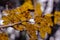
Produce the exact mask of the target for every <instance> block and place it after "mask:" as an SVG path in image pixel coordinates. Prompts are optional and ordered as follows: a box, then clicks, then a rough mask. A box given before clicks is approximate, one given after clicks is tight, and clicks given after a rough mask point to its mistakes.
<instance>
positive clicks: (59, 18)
mask: <svg viewBox="0 0 60 40" xmlns="http://www.w3.org/2000/svg"><path fill="white" fill-rule="evenodd" d="M54 23H55V24H59V25H60V11H55V14H54Z"/></svg>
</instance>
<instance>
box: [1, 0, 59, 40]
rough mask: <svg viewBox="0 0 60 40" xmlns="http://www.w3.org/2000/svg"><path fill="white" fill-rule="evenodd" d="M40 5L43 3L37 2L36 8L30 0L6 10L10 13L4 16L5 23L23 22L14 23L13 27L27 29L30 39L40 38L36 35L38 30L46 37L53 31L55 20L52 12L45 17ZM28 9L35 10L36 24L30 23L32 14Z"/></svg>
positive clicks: (21, 29)
mask: <svg viewBox="0 0 60 40" xmlns="http://www.w3.org/2000/svg"><path fill="white" fill-rule="evenodd" d="M40 6H41V5H40V4H39V3H37V5H36V8H35V9H34V8H33V5H32V3H31V0H30V1H26V2H25V3H24V4H23V5H22V6H20V7H17V8H15V9H11V10H6V11H5V12H6V13H7V14H8V15H7V16H3V17H2V19H3V20H4V25H8V24H13V23H17V22H21V24H17V25H14V26H13V28H15V29H16V30H19V31H23V30H27V33H28V34H29V36H30V40H37V39H38V38H37V35H36V31H39V32H40V36H41V37H42V38H43V39H44V38H45V34H46V33H48V34H50V33H51V26H53V22H52V19H51V17H52V15H51V14H47V15H45V16H44V17H42V11H41V9H40ZM28 9H30V10H33V9H34V10H35V11H34V20H35V24H30V23H29V22H28V20H29V19H31V18H32V15H31V14H30V11H28ZM57 17H59V16H57ZM55 23H56V22H55Z"/></svg>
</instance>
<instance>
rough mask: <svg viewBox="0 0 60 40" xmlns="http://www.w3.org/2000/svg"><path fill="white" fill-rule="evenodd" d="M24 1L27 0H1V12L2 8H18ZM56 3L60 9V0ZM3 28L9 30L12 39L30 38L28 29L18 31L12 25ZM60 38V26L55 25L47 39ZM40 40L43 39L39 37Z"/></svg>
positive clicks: (56, 39)
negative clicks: (27, 32)
mask: <svg viewBox="0 0 60 40" xmlns="http://www.w3.org/2000/svg"><path fill="white" fill-rule="evenodd" d="M24 2H25V0H0V14H1V12H2V10H5V9H7V8H8V9H12V8H16V7H18V6H21V5H22V4H23V3H24ZM56 3H57V4H56V5H55V10H57V11H60V0H58V1H57V0H56ZM0 16H1V15H0ZM1 30H4V31H7V33H8V34H9V37H10V40H28V39H27V38H26V37H27V34H26V31H17V30H15V29H14V28H12V27H9V28H7V29H1ZM59 38H60V26H59V25H55V27H54V28H53V31H52V34H51V35H49V37H48V38H47V39H45V40H60V39H59ZM39 40H41V39H40V38H39Z"/></svg>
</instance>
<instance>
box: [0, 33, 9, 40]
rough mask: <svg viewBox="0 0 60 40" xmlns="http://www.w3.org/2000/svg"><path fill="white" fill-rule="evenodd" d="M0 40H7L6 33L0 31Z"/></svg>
mask: <svg viewBox="0 0 60 40" xmlns="http://www.w3.org/2000/svg"><path fill="white" fill-rule="evenodd" d="M0 40H9V38H8V35H7V34H6V33H0Z"/></svg>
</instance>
